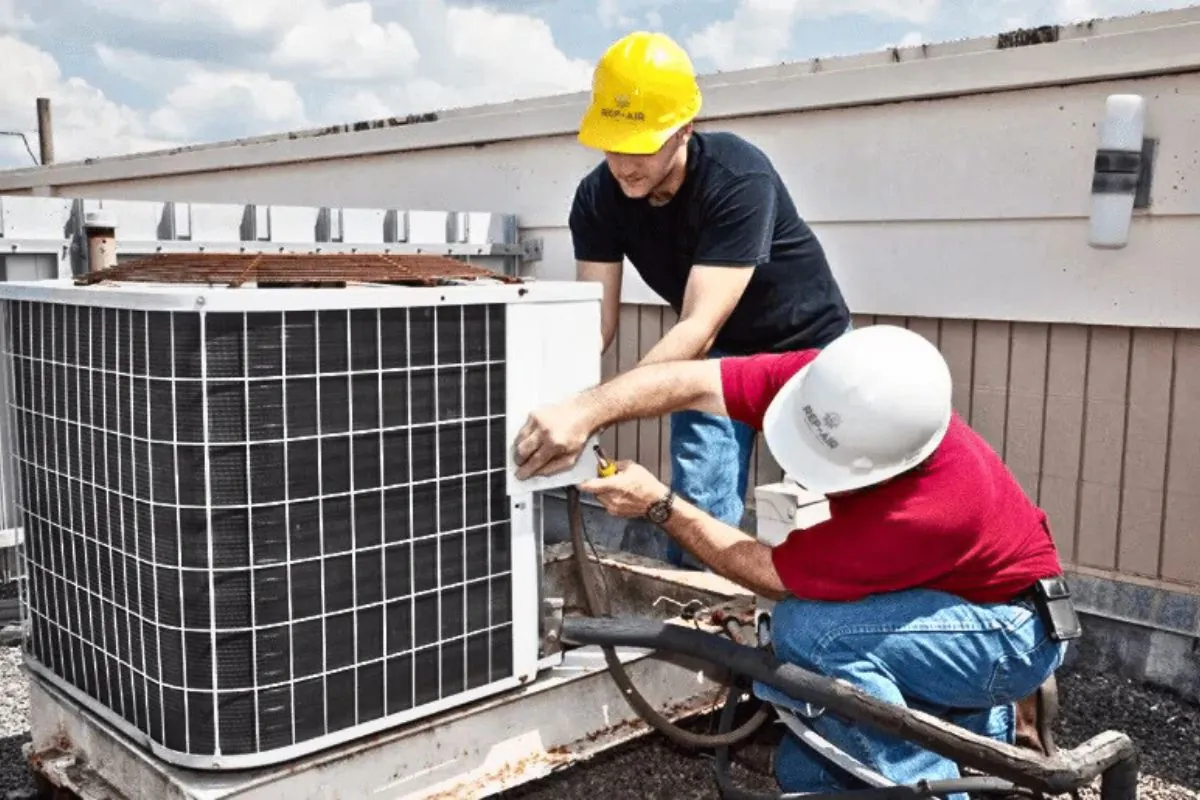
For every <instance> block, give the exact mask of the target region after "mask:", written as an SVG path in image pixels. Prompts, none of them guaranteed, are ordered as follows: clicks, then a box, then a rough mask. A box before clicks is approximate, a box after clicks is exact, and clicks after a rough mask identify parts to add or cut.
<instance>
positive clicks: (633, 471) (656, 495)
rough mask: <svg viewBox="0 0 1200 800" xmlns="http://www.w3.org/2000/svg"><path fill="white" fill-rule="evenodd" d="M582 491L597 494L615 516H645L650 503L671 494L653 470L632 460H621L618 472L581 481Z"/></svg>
mask: <svg viewBox="0 0 1200 800" xmlns="http://www.w3.org/2000/svg"><path fill="white" fill-rule="evenodd" d="M579 491H581V492H587V493H588V494H592V495H595V497H596V499H597V500H598V501H600V505H602V506H604V510H605V511H607V512H608V513H609V514H611V515H612V516H614V517H625V518H634V517H644V516H645V515H646V512H647V511H649V510H650V506H651V505H653V504H654V503H656V502H658V501H659V500H661V499H663V497H665V496H666V494H667V487H666V486H664V485H663V484H662V481H660V480H659V479H658V478H656V477H654V475H653V474H651V472H650V470H648V469H646V468H645V467H643V466H642V465H641V464H635V463H633V462H632V461H619V462H617V474H616V475H613V476H612V477H609V478H594V479H592V480H590V481H585V482H583V483H581V484H579Z"/></svg>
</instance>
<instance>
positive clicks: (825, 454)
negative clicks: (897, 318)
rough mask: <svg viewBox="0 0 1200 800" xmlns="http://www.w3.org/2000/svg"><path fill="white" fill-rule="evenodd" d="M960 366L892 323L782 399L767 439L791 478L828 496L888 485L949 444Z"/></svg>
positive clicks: (875, 328) (838, 344) (803, 375)
mask: <svg viewBox="0 0 1200 800" xmlns="http://www.w3.org/2000/svg"><path fill="white" fill-rule="evenodd" d="M951 415H952V404H951V381H950V369H949V367H948V366H947V364H946V361H945V359H944V358H943V357H942V354H941V353H940V352H939V351H938V349H937V348H936V347H934V346H933V345H932V344H930V342H929V341H928V340H926V339H925V338H924V337H923V336H921V335H919V334H916V333H913V332H912V331H910V330H907V329H905V328H898V327H895V326H892V325H871V326H868V327H865V328H859V329H856V330H853V331H850V332H849V333H846V334H844V335H843V336H841V337H840V338H838V339H836V340H835V341H834V342H832V343H831V344H830V345H829V346H828V347H826V348H825V349H824V350H823V351H821V353H820V354H819V355H817V357H816V358H815V359H813V361H812V362H811V363H810V364H808V365H807V366H805V367H804V368H803V369H801V370H800V371H799V372H798V373H796V375H794V376H793V377H792V378H791V380H789V381H788V382H787V383H786V384H785V385H784V387H783V388H782V389H781V390H780V391H779V394H777V395H776V396H775V399H774V400H773V401H772V403H771V405H770V406H769V407H768V409H767V413H766V415H765V417H764V419H763V437H764V439H765V440H766V442H767V446H768V447H769V448H770V449H771V454H772V455H773V456H775V460H776V461H777V462H778V463H779V465H780V466H781V467H783V469H784V471H785V472H787V473H788V475H789V476H790V477H792V478H793V479H794V480H796V481H797V482H798V483H799V484H800V485H802V486H804V487H805V488H807V489H809V490H811V491H814V492H818V493H821V494H830V493H833V492H844V491H849V490H852V489H861V488H863V487H866V486H871V485H873V484H877V483H881V482H883V481H886V480H888V479H890V478H893V477H895V476H896V475H899V474H900V473H902V472H905V471H907V470H909V469H912V468H913V467H915V466H917V465H918V464H920V463H921V462H922V461H924V460H925V459H926V458H928V457H929V456H930V455H931V454H932V453H933V452H934V450H936V449H937V446H938V445H939V444H941V441H942V438H943V437H944V436H945V434H946V429H947V428H948V427H949V424H950V418H951Z"/></svg>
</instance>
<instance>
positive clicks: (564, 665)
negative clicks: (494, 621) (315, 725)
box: [27, 647, 722, 800]
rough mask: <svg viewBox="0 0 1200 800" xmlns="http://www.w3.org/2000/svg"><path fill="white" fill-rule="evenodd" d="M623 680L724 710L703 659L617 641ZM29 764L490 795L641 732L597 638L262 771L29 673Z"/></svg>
mask: <svg viewBox="0 0 1200 800" xmlns="http://www.w3.org/2000/svg"><path fill="white" fill-rule="evenodd" d="M619 652H620V654H621V656H622V661H623V662H625V663H626V664H627V669H628V671H629V674H630V678H631V679H632V680H633V681H634V682H635V684H636V685H637V686H638V687H639V688H640V689H641V691H642V692H643V693H644V694H645V695H647V699H649V700H650V701H651V702H653V703H654V704H655V705H656V706H658V707H659V708H660V709H664V710H665V713H666V714H667V716H669V717H672V718H676V719H678V718H683V717H686V716H689V715H691V714H694V713H697V712H702V711H707V710H709V709H710V708H714V707H716V708H719V707H720V704H721V689H722V687H721V686H720V684H719V683H714V682H713V678H715V679H716V680H717V681H720V679H721V676H720V675H716V676H707V675H703V674H702V670H704V669H705V667H704V666H703V665H700V664H694V663H689V662H686V661H683V660H671V661H668V660H664V659H662V658H659V657H657V656H655V655H653V654H649V653H647V651H644V650H637V649H632V648H626V649H622V650H619ZM30 709H31V712H30V728H31V733H32V742H31V744H30V745H28V746H27V755H28V757H29V761H30V764H31V766H32V768H33V769H34V771H35V773H37V774H38V775H39V776H40V778H41V779H42V780H43V781H45V782H48V783H49V784H50V785H52V786H55V787H56V788H58V789H60V790H66V791H67V792H69V793H71V794H73V795H76V796H78V797H79V798H80V800H140V798H151V797H153V798H162V800H232V799H233V798H237V800H268V798H270V800H281V799H282V798H287V800H318V798H319V799H320V800H333V798H344V797H362V798H372V800H401V798H405V799H408V798H441V797H444V798H457V797H462V798H466V797H471V798H474V797H486V796H488V795H491V794H494V793H495V792H498V791H501V790H504V789H510V788H512V787H514V786H518V785H521V784H524V783H528V782H530V781H533V780H537V779H539V778H543V777H545V776H547V775H549V774H551V773H552V772H556V771H558V770H561V769H564V768H567V767H569V766H571V765H572V764H574V763H576V762H578V761H580V760H584V759H587V758H589V757H591V756H594V755H596V754H597V753H599V752H602V751H604V750H607V749H609V748H611V747H613V746H615V745H618V744H622V743H624V742H627V741H629V740H631V739H633V738H636V737H637V736H640V735H642V734H643V733H645V732H646V726H645V724H644V723H642V722H641V721H640V720H639V719H638V718H637V716H636V714H635V713H634V712H633V710H632V709H631V708H630V707H629V705H628V704H627V703H626V702H625V700H624V699H623V698H622V697H621V694H620V691H619V689H618V688H617V686H616V684H614V683H613V681H612V678H611V677H610V676H609V674H608V672H607V671H606V669H605V665H604V656H603V654H602V653H601V651H600V649H599V648H597V647H585V648H580V649H577V650H572V651H570V652H569V653H567V654H566V657H565V658H564V659H563V660H562V661H561V663H560V664H559V665H558V666H556V667H552V668H550V669H548V670H546V671H545V672H544V673H542V675H541V676H540V677H538V678H537V679H535V680H534V681H533V682H532V683H530V684H529V685H527V686H524V687H521V688H519V689H516V690H513V691H511V692H509V693H506V694H502V695H498V696H496V697H494V698H492V699H489V700H486V701H482V702H480V703H478V704H476V705H472V706H467V707H464V708H462V709H459V710H457V711H453V712H450V713H447V714H445V715H443V716H440V717H433V718H430V719H428V720H425V721H423V722H421V723H420V724H417V725H412V726H408V727H403V728H401V729H399V730H396V731H390V732H387V733H383V734H377V735H375V736H370V737H367V738H365V739H362V740H359V741H355V742H352V743H350V744H346V745H343V746H340V747H335V748H332V749H330V750H326V751H322V752H320V753H317V754H315V755H313V756H309V757H307V758H302V759H299V760H297V761H293V762H288V763H286V764H281V765H278V766H276V767H271V768H265V769H261V770H248V771H244V772H237V773H211V772H197V771H189V770H184V769H180V768H177V767H173V766H171V765H169V764H166V763H164V762H162V761H159V760H156V759H154V758H153V757H152V756H149V755H148V754H146V753H145V751H144V750H142V749H141V748H139V747H137V746H136V745H135V744H134V743H133V742H132V741H130V740H129V739H128V738H127V737H125V736H124V735H123V734H121V733H119V732H118V731H117V730H116V729H115V728H114V727H113V726H111V725H109V724H108V723H106V722H104V721H103V720H101V719H100V718H99V717H97V716H96V715H95V714H93V713H92V712H90V711H88V710H87V709H85V708H84V707H83V706H81V705H80V704H78V703H76V702H74V701H73V700H71V699H69V698H68V697H67V696H66V695H65V694H64V693H62V692H61V691H59V690H58V689H55V688H54V687H52V686H51V685H49V684H48V683H46V682H45V681H43V680H41V679H39V678H37V677H36V676H33V675H31V676H30Z"/></svg>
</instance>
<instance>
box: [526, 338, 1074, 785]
mask: <svg viewBox="0 0 1200 800" xmlns="http://www.w3.org/2000/svg"><path fill="white" fill-rule="evenodd" d="M683 408H691V409H700V410H704V411H708V412H710V413H713V414H721V415H726V416H729V417H731V418H733V419H736V420H739V421H741V422H743V423H745V424H746V425H748V426H750V427H751V428H753V429H755V430H759V431H762V432H763V435H764V438H765V440H766V444H767V446H768V447H769V448H770V449H771V453H772V455H774V456H775V458H776V460H777V461H778V462H779V464H780V465H781V466H782V467H783V468H784V470H785V471H786V473H787V474H788V476H789V477H790V478H791V479H793V480H795V481H796V482H797V483H799V484H800V485H802V486H804V487H806V488H808V489H809V490H812V491H815V492H818V493H821V494H824V495H825V496H826V497H827V498H828V501H829V512H830V519H829V520H827V521H825V522H821V523H819V524H816V525H814V526H812V527H810V528H807V529H803V530H795V531H793V532H792V533H791V534H790V535H789V537H788V539H787V540H786V541H785V542H783V543H782V544H779V545H777V546H775V547H770V546H767V545H765V544H762V543H760V542H758V541H757V540H755V539H754V538H752V537H750V536H748V535H746V534H745V533H743V532H742V531H741V530H739V529H737V528H735V527H733V526H730V525H728V524H725V523H723V522H720V521H718V520H715V519H713V518H712V517H710V516H708V515H707V514H705V513H703V512H701V511H699V510H698V509H697V508H696V507H695V506H693V505H691V504H689V503H687V502H685V501H682V500H680V499H679V498H677V497H676V496H675V495H674V494H673V493H672V492H671V491H670V490H669V489H668V488H667V487H665V486H664V485H663V484H662V483H660V482H659V481H658V480H657V479H656V478H655V477H654V476H653V475H651V473H650V472H648V471H647V470H645V469H644V468H642V467H641V466H639V465H637V464H633V463H628V462H624V463H621V464H620V465H619V471H618V473H617V474H616V475H614V476H612V477H609V478H602V479H596V480H592V481H589V482H586V483H584V484H582V485H581V486H580V487H579V488H580V489H581V490H582V491H586V492H590V493H593V494H594V495H595V496H596V498H597V499H598V500H599V501H600V502H601V503H602V504H603V505H604V507H605V508H606V509H607V510H608V512H609V513H610V514H613V515H616V516H620V517H646V518H649V519H650V520H651V521H653V522H655V523H657V524H659V525H660V526H662V527H663V528H664V529H665V530H666V531H667V532H668V533H669V534H670V535H671V536H672V537H673V538H674V539H676V540H677V541H678V542H679V543H680V545H682V546H683V547H684V548H686V549H687V550H688V551H689V552H691V553H692V554H694V555H695V556H696V557H697V558H698V559H699V560H701V561H703V562H704V563H705V564H707V565H708V566H709V567H711V569H712V570H713V571H715V572H717V573H719V574H721V575H723V576H725V577H726V578H729V579H730V580H733V581H735V582H736V583H738V584H740V585H742V586H744V587H746V588H747V589H749V590H751V591H753V592H755V593H757V594H760V595H762V596H765V597H769V598H772V599H776V600H778V601H779V602H778V603H777V605H776V606H775V608H774V611H773V617H772V626H771V631H772V636H771V639H772V646H773V647H774V649H775V652H776V655H777V656H778V657H780V658H782V659H784V660H787V661H790V662H793V663H796V664H798V665H799V666H801V667H804V668H806V669H809V670H812V671H815V672H818V673H822V674H825V675H828V676H831V677H836V678H842V679H845V680H847V681H849V682H851V683H853V684H855V685H857V686H858V687H860V688H862V689H864V690H865V691H868V692H870V693H871V694H873V695H874V696H876V697H879V698H881V699H884V700H887V701H889V702H892V703H896V704H907V705H909V706H912V707H918V708H920V709H922V710H924V711H928V712H930V713H935V714H940V715H942V716H944V717H947V718H950V719H952V721H954V722H955V723H956V724H959V725H961V726H963V727H966V728H968V729H971V730H974V731H975V732H977V733H980V734H983V735H988V736H992V737H994V738H997V739H1001V740H1006V741H1009V742H1012V741H1013V740H1014V736H1015V731H1014V728H1015V721H1014V706H1015V704H1016V703H1017V701H1019V700H1021V699H1022V698H1026V697H1029V696H1031V695H1032V694H1033V693H1034V692H1035V691H1036V690H1037V689H1038V687H1039V686H1041V685H1042V684H1043V683H1044V682H1045V681H1047V679H1048V678H1050V677H1051V676H1052V675H1053V674H1054V672H1055V670H1056V669H1057V668H1058V667H1059V665H1060V664H1061V663H1062V659H1063V655H1064V651H1065V648H1066V640H1067V639H1070V638H1073V637H1074V636H1077V635H1078V629H1077V625H1078V621H1077V619H1076V618H1075V616H1074V611H1073V608H1072V607H1071V606H1070V600H1069V597H1063V595H1064V594H1065V588H1066V587H1065V583H1064V582H1063V581H1062V568H1061V565H1060V564H1059V559H1058V555H1057V553H1056V550H1055V547H1054V542H1053V540H1052V538H1051V536H1050V532H1049V526H1048V523H1047V520H1046V515H1045V514H1044V513H1043V511H1042V510H1041V509H1039V508H1038V507H1037V506H1036V505H1034V504H1033V503H1032V502H1031V501H1030V500H1029V499H1028V497H1027V496H1026V495H1025V493H1024V491H1023V490H1022V489H1021V487H1020V485H1019V484H1018V483H1017V481H1016V480H1015V478H1014V477H1013V475H1012V474H1011V473H1010V472H1009V470H1008V469H1007V468H1006V466H1005V465H1004V463H1003V461H1002V460H1001V459H1000V457H999V456H998V455H997V454H996V453H995V451H994V450H993V449H992V448H991V447H990V446H989V445H988V444H987V443H986V442H985V441H984V440H983V438H982V437H980V436H979V435H978V434H977V433H975V431H973V430H972V429H971V428H970V427H969V426H968V425H967V424H966V423H965V422H964V421H963V420H962V419H961V418H960V417H959V416H958V415H957V414H955V413H954V411H953V410H952V407H951V380H950V371H949V369H948V367H947V365H946V362H945V360H944V359H943V358H942V355H941V354H940V353H939V352H938V350H937V349H936V348H935V347H934V346H933V345H932V344H930V343H929V342H927V341H926V340H925V339H924V338H922V337H921V336H919V335H917V334H915V333H912V332H911V331H908V330H906V329H904V328H897V327H892V326H886V325H877V326H871V327H867V328H863V329H860V330H856V331H852V332H850V333H847V334H846V335H844V336H842V337H841V338H839V339H838V340H836V341H834V342H833V343H831V344H830V345H829V346H828V347H827V348H825V349H824V350H823V351H822V350H815V349H812V350H801V351H796V352H790V353H781V354H761V355H753V356H742V357H731V358H724V359H720V360H712V361H678V362H670V363H661V364H652V365H647V366H644V367H638V368H636V369H634V370H632V371H630V372H628V373H625V374H623V375H619V376H617V377H616V378H614V379H612V380H611V381H609V382H607V383H604V384H602V385H600V386H597V387H594V388H592V389H590V390H587V391H584V392H581V393H580V394H578V395H576V396H575V397H573V398H571V399H570V400H568V401H566V402H564V403H561V404H558V405H555V406H552V407H548V408H544V409H541V410H539V411H537V412H536V413H534V414H533V415H531V417H530V419H529V420H528V421H527V423H526V424H525V426H524V427H523V428H522V430H521V431H520V433H519V435H518V437H517V440H516V442H515V460H516V461H517V463H518V464H519V465H520V466H519V468H518V475H519V476H521V477H525V476H529V475H534V474H541V473H543V472H545V471H557V470H559V469H562V468H565V467H566V466H569V465H570V464H572V463H574V461H575V460H576V459H577V458H578V455H579V453H580V451H581V449H582V447H583V446H584V443H585V441H586V439H587V438H588V437H589V436H590V435H591V434H592V432H593V431H596V430H597V429H599V428H601V427H604V426H607V425H611V424H613V423H616V422H620V421H625V420H631V419H638V418H644V417H657V416H660V415H662V414H666V413H669V412H671V411H675V410H677V409H683ZM759 694H760V695H762V696H764V697H766V698H767V699H770V700H772V701H773V702H777V703H780V704H782V705H785V706H789V705H790V706H792V707H793V708H795V707H796V705H795V704H793V703H790V702H789V701H788V700H787V699H786V698H782V697H780V696H779V695H778V693H775V692H773V690H770V689H769V687H760V688H759ZM812 725H813V726H814V728H816V730H817V731H818V732H819V733H820V734H822V735H823V736H824V737H825V738H827V739H828V740H830V741H831V742H832V743H833V744H835V745H837V746H838V747H840V748H842V749H843V750H845V751H847V752H848V753H849V754H850V755H852V756H854V757H855V758H857V759H859V760H860V761H862V762H863V763H865V764H866V765H867V766H868V767H870V768H873V769H874V770H876V771H877V772H880V773H882V774H883V775H885V776H887V777H888V778H889V779H891V780H893V781H896V782H899V783H913V782H915V781H917V780H921V779H926V780H939V779H940V780H946V779H952V778H955V777H957V776H958V769H957V767H956V765H955V764H954V763H952V762H951V761H949V760H947V759H945V758H942V757H941V756H938V755H936V754H934V753H932V752H930V751H927V750H924V749H923V748H920V747H918V746H916V745H913V744H910V743H907V742H904V741H901V740H899V739H896V738H893V737H890V736H887V735H883V734H880V733H878V732H876V731H875V730H874V729H871V728H868V727H865V726H853V725H848V724H846V723H844V722H843V721H842V720H840V719H839V718H836V717H834V716H832V715H829V714H823V715H820V716H818V717H817V718H816V719H814V720H812ZM775 772H776V777H777V778H778V780H779V782H780V785H781V787H782V788H783V789H784V790H785V791H789V792H819V791H833V790H838V789H846V788H852V787H848V786H847V785H846V784H845V783H844V781H843V779H842V778H841V777H840V776H838V775H834V774H833V773H832V772H831V771H829V770H827V769H826V768H825V766H824V765H823V764H822V763H821V761H820V760H819V759H817V758H816V757H814V756H812V755H811V754H810V753H809V752H808V751H806V750H805V749H804V748H803V747H802V746H801V745H800V743H799V741H798V740H797V739H795V738H793V737H791V736H790V735H788V736H787V737H786V738H785V740H784V742H783V744H782V745H781V747H780V750H779V752H778V753H777V757H776V767H775Z"/></svg>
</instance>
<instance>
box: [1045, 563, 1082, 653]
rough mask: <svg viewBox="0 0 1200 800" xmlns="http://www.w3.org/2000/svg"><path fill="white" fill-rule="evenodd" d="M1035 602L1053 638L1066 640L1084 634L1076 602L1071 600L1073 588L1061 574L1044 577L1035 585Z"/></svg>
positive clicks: (1058, 640) (1060, 640)
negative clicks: (1076, 611)
mask: <svg viewBox="0 0 1200 800" xmlns="http://www.w3.org/2000/svg"><path fill="white" fill-rule="evenodd" d="M1033 602H1034V605H1035V606H1036V607H1037V611H1038V614H1040V615H1041V618H1042V624H1043V625H1045V626H1046V630H1047V632H1048V633H1049V636H1050V638H1051V639H1053V640H1054V641H1056V642H1065V641H1067V640H1068V639H1078V638H1079V637H1080V636H1082V635H1083V627H1082V626H1081V625H1080V622H1079V615H1078V614H1076V613H1075V604H1074V603H1073V602H1071V589H1070V587H1068V586H1067V581H1066V579H1065V578H1064V577H1062V576H1061V575H1058V576H1055V577H1053V578H1043V579H1041V580H1040V581H1038V582H1037V583H1035V584H1034V585H1033Z"/></svg>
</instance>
